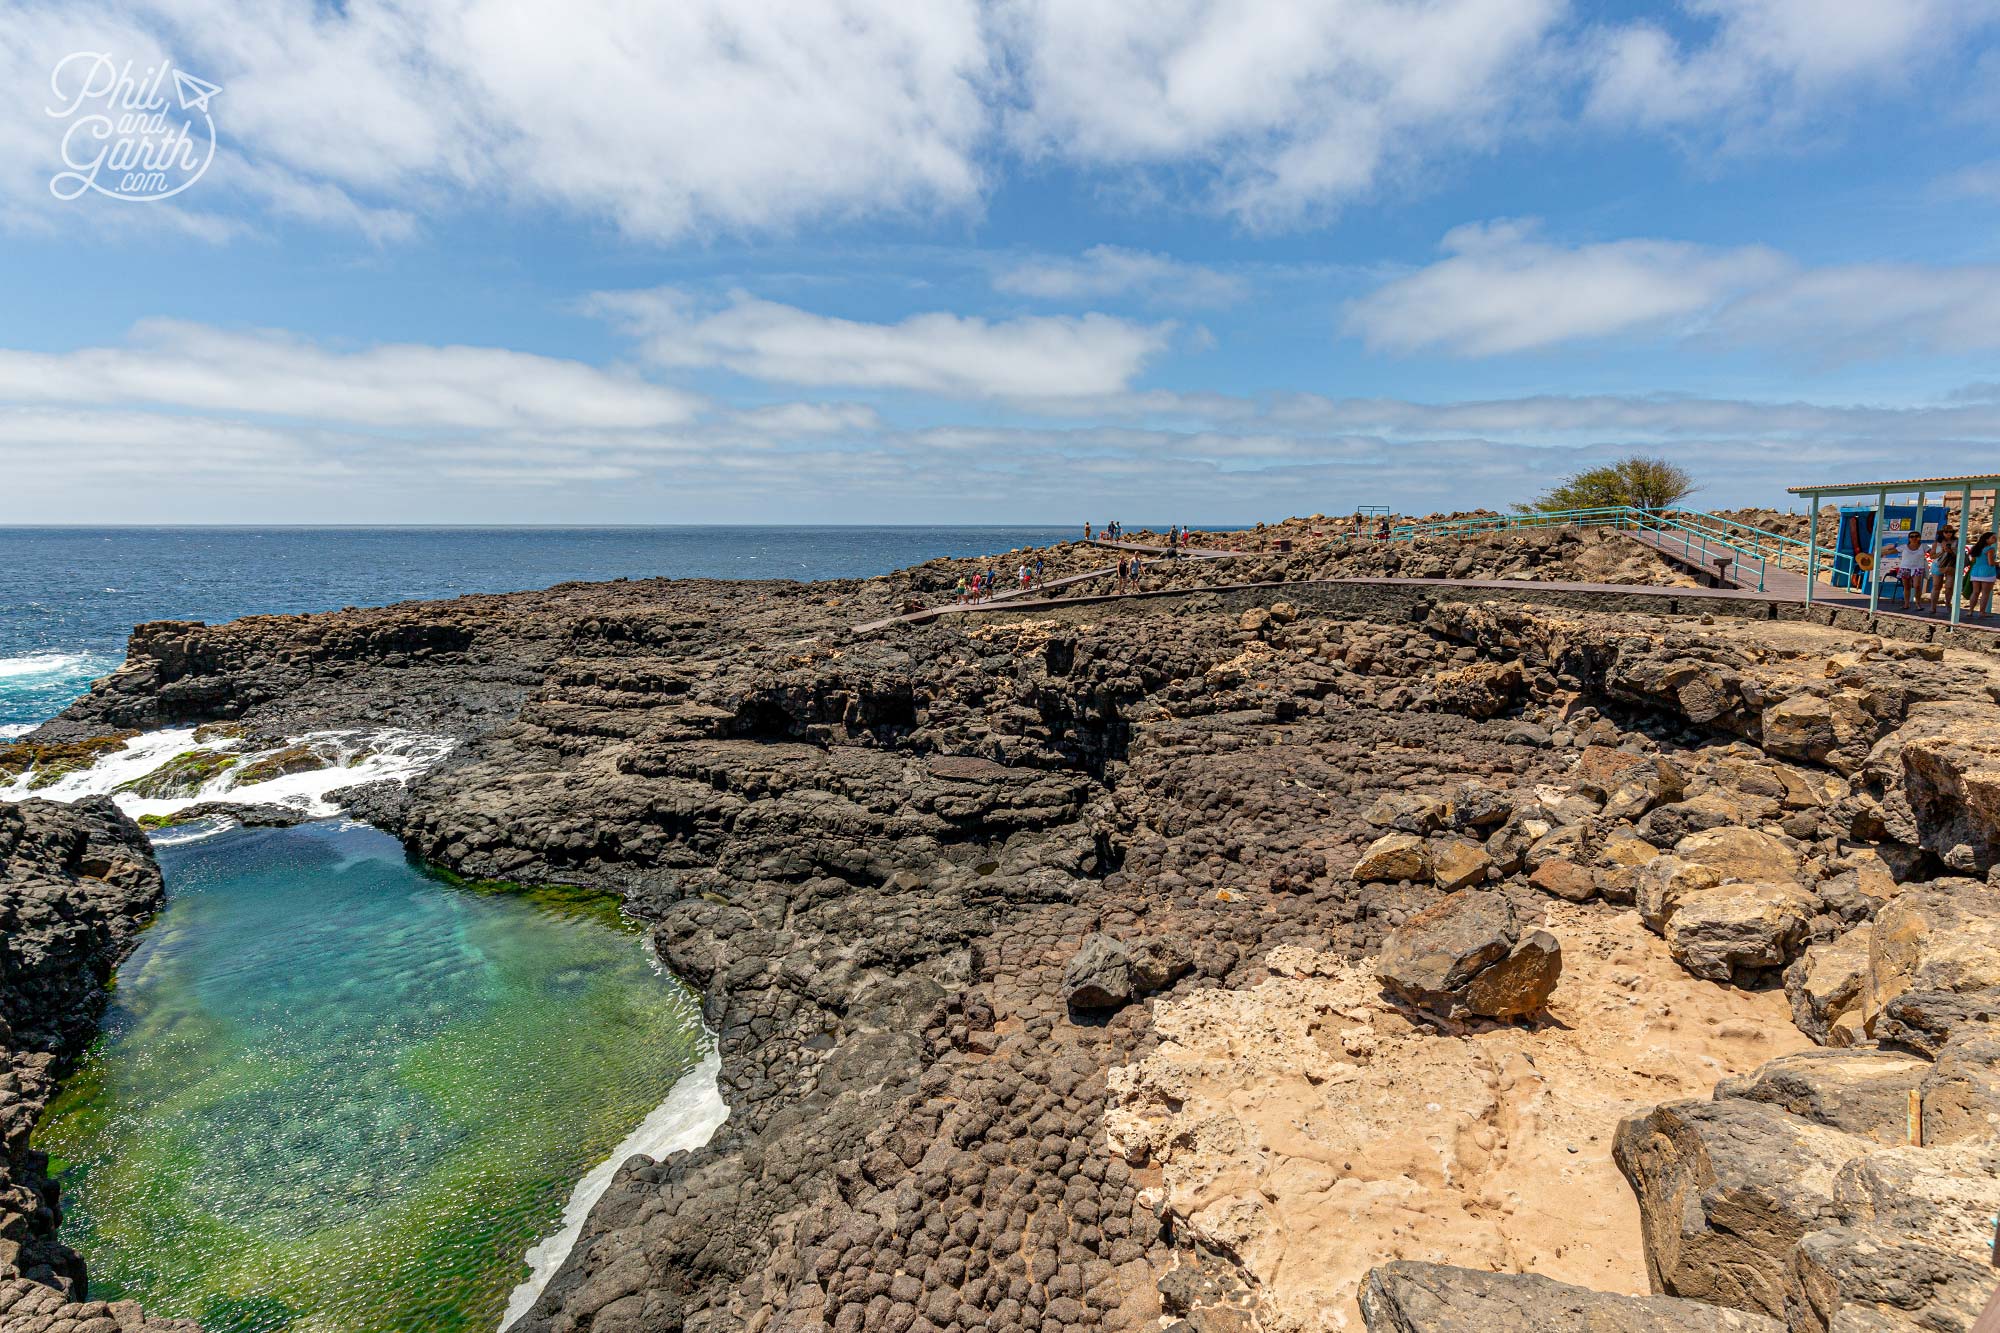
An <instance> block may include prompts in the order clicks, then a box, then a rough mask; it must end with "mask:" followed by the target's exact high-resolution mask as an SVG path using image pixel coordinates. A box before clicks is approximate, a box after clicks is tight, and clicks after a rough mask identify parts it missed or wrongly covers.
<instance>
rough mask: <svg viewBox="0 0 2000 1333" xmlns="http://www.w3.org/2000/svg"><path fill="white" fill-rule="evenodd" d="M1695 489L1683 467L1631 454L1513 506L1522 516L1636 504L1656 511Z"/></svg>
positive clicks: (1663, 460)
mask: <svg viewBox="0 0 2000 1333" xmlns="http://www.w3.org/2000/svg"><path fill="white" fill-rule="evenodd" d="M1694 490H1695V483H1694V478H1693V477H1692V476H1690V475H1689V474H1688V472H1687V470H1686V469H1685V468H1680V467H1676V466H1675V465H1674V464H1672V463H1669V462H1668V461H1667V460H1666V459H1664V458H1645V457H1642V456H1640V455H1637V454H1634V455H1633V456H1632V457H1630V458H1625V459H1620V460H1619V461H1618V462H1616V463H1607V464H1606V465H1605V466H1603V467H1594V468H1590V469H1589V470H1587V471H1584V472H1578V473H1575V474H1573V475H1571V476H1568V477H1565V478H1563V480H1562V481H1561V482H1560V483H1559V484H1558V485H1556V486H1554V487H1552V488H1550V489H1549V490H1548V491H1547V492H1545V493H1544V494H1543V495H1542V496H1541V498H1540V499H1538V500H1535V501H1534V502H1533V503H1530V504H1524V505H1516V506H1515V508H1516V509H1518V510H1520V511H1521V512H1522V513H1524V514H1528V513H1534V512H1536V511H1538V510H1550V509H1591V508H1596V507H1599V506H1603V505H1635V506H1638V507H1640V508H1648V509H1657V508H1660V507H1661V506H1664V505H1671V504H1678V503H1680V502H1681V501H1682V500H1684V499H1686V498H1687V497H1688V496H1690V495H1692V494H1693V493H1694Z"/></svg>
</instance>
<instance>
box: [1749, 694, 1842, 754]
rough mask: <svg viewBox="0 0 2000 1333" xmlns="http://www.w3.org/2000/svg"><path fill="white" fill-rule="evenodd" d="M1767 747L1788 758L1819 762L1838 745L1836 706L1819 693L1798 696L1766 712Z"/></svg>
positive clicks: (1764, 719)
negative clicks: (1834, 715)
mask: <svg viewBox="0 0 2000 1333" xmlns="http://www.w3.org/2000/svg"><path fill="white" fill-rule="evenodd" d="M1762 737H1763V745H1764V748H1765V749H1766V750H1769V751H1770V752H1771V753H1772V754H1775V755H1783V756H1784V757H1785V758H1787V759H1804V760H1810V761H1818V760H1821V759H1824V758H1826V756H1827V753H1828V752H1829V751H1831V750H1832V749H1833V747H1834V745H1835V744H1836V743H1837V742H1836V740H1835V737H1834V732H1833V705H1832V704H1831V703H1830V702H1828V701H1827V700H1826V699H1824V698H1821V697H1820V696H1819V695H1816V694H1795V695H1793V696H1792V697H1791V698H1789V699H1786V700H1784V701H1782V702H1780V703H1777V704H1773V705H1772V706H1771V707H1769V708H1766V709H1765V710H1764V715H1763V732H1762Z"/></svg>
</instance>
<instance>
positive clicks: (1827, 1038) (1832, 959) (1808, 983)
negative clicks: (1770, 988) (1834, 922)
mask: <svg viewBox="0 0 2000 1333" xmlns="http://www.w3.org/2000/svg"><path fill="white" fill-rule="evenodd" d="M1874 930H1875V928H1874V926H1873V924H1872V923H1870V924H1863V925H1859V926H1856V927H1855V928H1854V929H1852V930H1850V931H1848V932H1847V933H1846V934H1844V935H1842V936H1840V937H1839V938H1838V939H1833V940H1829V941H1827V942H1826V943H1824V944H1812V945H1808V946H1807V947H1806V951H1805V952H1804V953H1802V954H1800V955H1799V956H1798V957H1797V958H1796V959H1794V960H1793V962H1792V965H1791V966H1790V967H1787V968H1786V969H1785V994H1786V996H1787V997H1788V998H1789V999H1790V1000H1791V1004H1792V1021H1793V1022H1794V1023H1796V1024H1798V1027H1799V1031H1801V1032H1803V1033H1805V1034H1806V1035H1807V1036H1809V1037H1811V1038H1812V1039H1813V1040H1814V1041H1816V1042H1818V1043H1819V1044H1820V1045H1822V1046H1852V1045H1854V1044H1855V1043H1856V1042H1858V1041H1863V1040H1865V1039H1866V1037H1867V1033H1866V1032H1865V1031H1864V1030H1863V1027H1862V1014H1861V1004H1862V992H1863V990H1864V989H1865V988H1866V986H1867V984H1868V941H1869V938H1870V937H1871V936H1872V935H1873V934H1874Z"/></svg>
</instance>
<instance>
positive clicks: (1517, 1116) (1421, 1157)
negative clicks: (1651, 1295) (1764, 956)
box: [1107, 903, 1805, 1333]
mask: <svg viewBox="0 0 2000 1333" xmlns="http://www.w3.org/2000/svg"><path fill="white" fill-rule="evenodd" d="M1548 928H1549V930H1550V931H1551V932H1552V933H1554V934H1555V935H1557V936H1558V937H1560V938H1561V940H1562V942H1563V956H1564V979H1563V983H1562V985H1561V986H1560V987H1559V988H1558V989H1557V991H1556V992H1555V994H1554V996H1553V997H1552V998H1551V1000H1550V1003H1549V1012H1550V1015H1551V1017H1552V1018H1553V1019H1554V1020H1555V1022H1554V1023H1553V1024H1551V1025H1550V1026H1547V1027H1545V1028H1542V1029H1539V1030H1535V1031H1530V1030H1528V1029H1525V1028H1520V1027H1513V1026H1507V1027H1493V1028H1482V1029H1481V1030H1478V1031H1475V1032H1471V1033H1468V1034H1467V1035H1465V1036H1463V1037H1448V1036H1443V1035H1440V1034H1438V1033H1436V1032H1434V1031H1432V1030H1430V1029H1429V1028H1427V1027H1425V1026H1424V1025H1422V1024H1417V1023H1412V1022H1411V1021H1410V1020H1409V1019H1407V1018H1405V1017H1403V1016H1402V1015H1401V1014H1399V1013H1397V1012H1396V1011H1395V1010H1394V1009H1392V1008H1391V1007H1389V1006H1388V1005H1386V1004H1385V1003H1384V1002H1383V1000H1382V999H1381V997H1380V995H1379V992H1378V987H1377V985H1376V982H1375V979H1374V978H1373V977H1372V975H1370V973H1369V972H1368V971H1367V970H1365V969H1363V968H1361V967H1357V966H1354V965H1351V964H1345V963H1342V962H1340V961H1339V960H1337V959H1331V958H1329V957H1327V956H1326V955H1323V954H1316V953H1312V952H1309V951H1306V950H1300V949H1295V948H1291V947H1289V946H1288V947H1284V948H1280V949H1278V950H1275V951H1274V952H1273V953H1272V955H1271V958H1270V967H1271V970H1272V972H1273V974H1274V975H1273V976H1272V977H1271V979H1270V980H1268V981H1265V982H1263V983H1262V984H1261V985H1258V986H1256V987H1255V988H1254V989H1248V990H1238V991H1226V990H1204V991H1197V992H1194V993H1193V994H1190V995H1187V996H1186V997H1184V998H1180V999H1174V1000H1169V1001H1164V1002H1161V1003H1158V1004H1156V1005H1155V1007H1154V1028H1155V1031H1156V1032H1157V1033H1158V1034H1159V1037H1160V1041H1161V1045H1160V1047H1159V1049H1157V1050H1156V1051H1154V1052H1153V1053H1152V1054H1151V1055H1149V1056H1147V1057H1146V1058H1145V1059H1143V1060H1141V1061H1139V1062H1138V1063H1136V1064H1133V1065H1129V1066H1126V1067H1125V1068H1122V1069H1119V1070H1115V1071H1113V1074H1112V1090H1113V1096H1114V1103H1115V1104H1114V1108H1113V1110H1112V1111H1111V1112H1110V1114H1109V1116H1108V1118H1107V1128H1108V1130H1109V1139H1110V1142H1111V1144H1112V1145H1113V1147H1114V1150H1116V1151H1120V1152H1123V1153H1126V1154H1128V1155H1131V1156H1133V1157H1135V1158H1138V1159H1141V1160H1148V1161H1153V1162H1157V1163H1158V1164H1159V1165H1160V1166H1161V1168H1162V1184H1163V1187H1164V1190H1165V1206H1166V1208H1167V1210H1168V1211H1169V1213H1170V1214H1171V1215H1173V1216H1174V1217H1175V1218H1176V1219H1177V1220H1176V1225H1177V1226H1180V1227H1182V1228H1183V1229H1184V1230H1185V1231H1186V1233H1187V1234H1188V1235H1189V1236H1190V1237H1191V1238H1194V1239H1199V1240H1201V1241H1202V1243H1204V1244H1209V1245H1214V1246H1217V1247H1226V1248H1227V1249H1228V1251H1229V1252H1230V1253H1232V1254H1235V1255H1238V1256H1239V1257H1240V1258H1241V1260H1242V1262H1243V1264H1244V1266H1245V1267H1246V1268H1247V1269H1248V1271H1249V1272H1250V1274H1251V1275H1252V1276H1253V1277H1254V1278H1255V1279H1256V1280H1257V1281H1258V1282H1259V1283H1261V1284H1262V1287H1263V1292H1264V1298H1265V1305H1264V1311H1263V1317H1264V1319H1265V1320H1267V1321H1268V1322H1266V1324H1265V1327H1266V1328H1268V1329H1270V1330H1271V1331H1272V1333H1294V1331H1295V1330H1308V1329H1310V1330H1333V1329H1352V1328H1355V1327H1358V1326H1359V1323H1360V1315H1359V1311H1358V1308H1357V1307H1356V1305H1355V1298H1356V1293H1357V1291H1358V1289H1359V1288H1360V1286H1361V1283H1362V1279H1363V1276H1364V1274H1365V1273H1366V1271H1367V1270H1368V1268H1370V1267H1371V1266H1373V1265H1376V1264H1379V1263H1385V1262H1388V1261H1390V1260H1395V1259H1409V1260H1425V1261H1432V1262H1437V1263H1447V1264H1462V1265H1466V1266H1468V1267H1472V1268H1487V1269H1502V1270H1506V1271H1510V1272H1518V1271H1523V1270H1532V1271H1534V1272H1536V1273H1540V1274H1543V1275H1545V1276H1547V1277H1549V1278H1552V1279H1555V1280H1557V1281H1560V1282H1566V1283H1573V1284H1577V1285H1580V1286H1584V1287H1589V1288H1595V1289H1598V1290H1601V1291H1608V1292H1614V1293H1621V1294H1626V1295H1636V1294H1643V1293H1645V1292H1646V1291H1647V1290H1648V1286H1647V1278H1646V1273H1645V1269H1644V1267H1643V1266H1642V1263H1641V1258H1640V1254H1639V1250H1638V1247H1637V1245H1636V1243H1635V1237H1637V1235H1638V1234H1639V1219H1638V1216H1637V1210H1636V1207H1635V1204H1634V1201H1633V1197H1632V1194H1631V1192H1630V1190H1629V1189H1628V1188H1627V1187H1626V1186H1625V1185H1624V1183H1623V1181H1621V1180H1620V1178H1619V1176H1618V1173H1617V1169H1616V1167H1615V1166H1614V1165H1613V1163H1612V1161H1611V1157H1610V1149H1611V1141H1612V1137H1613V1134H1614V1132H1615V1129H1616V1125H1617V1123H1618V1121H1619V1120H1620V1119H1622V1118H1624V1117H1626V1116H1629V1115H1634V1114H1641V1113H1644V1112H1645V1111H1648V1110H1650V1109H1651V1108H1652V1106H1653V1104H1654V1103H1655V1102H1657V1101H1658V1100H1659V1099H1660V1098H1661V1097H1662V1096H1668V1097H1671V1096H1674V1095H1676V1094H1677V1093H1678V1094H1679V1095H1702V1094H1705V1093H1706V1092H1707V1091H1708V1089H1709V1088H1710V1087H1712V1086H1713V1084H1714V1082H1715V1080H1716V1079H1717V1078H1718V1077H1723V1076H1726V1075H1729V1074H1734V1073H1746V1072H1749V1071H1750V1070H1751V1069H1754V1068H1755V1067H1757V1066H1758V1065H1760V1064H1761V1063H1763V1062H1764V1061H1765V1060H1766V1059H1768V1058H1770V1057H1772V1056H1776V1055H1780V1054H1783V1053H1785V1052H1787V1051H1790V1050H1797V1049H1799V1048H1801V1047H1803V1046H1804V1045H1805V1038H1804V1037H1803V1036H1802V1035H1801V1034H1799V1033H1798V1032H1797V1031H1796V1030H1794V1029H1793V1028H1792V1026H1791V1024H1790V1022H1789V1021H1788V1020H1787V1018H1786V1015H1785V1006H1784V1001H1783V998H1782V997H1781V996H1778V995H1776V994H1773V993H1765V994H1751V993H1747V992H1743V991H1738V990H1733V989H1729V988H1725V987H1719V986H1714V985H1711V984H1710V983H1707V982H1704V981H1700V980H1697V979H1695V978H1693V977H1691V976H1689V975H1688V974H1687V973H1686V972H1685V971H1683V970H1682V969H1681V968H1680V967H1679V966H1678V965H1676V964H1675V963H1674V962H1673V961H1672V960H1671V959H1670V958H1669V957H1668V956H1667V953H1666V949H1665V946H1664V945H1663V944H1662V943H1661V942H1660V941H1659V940H1658V939H1657V938H1655V937H1654V936H1652V935H1650V934H1648V933H1647V932H1646V931H1645V930H1644V928H1643V927H1642V926H1641V925H1640V924H1639V922H1638V920H1637V919H1636V918H1635V917H1634V916H1633V915H1632V914H1631V913H1630V912H1629V911H1619V910H1615V909H1611V908H1608V907H1604V906H1602V905H1599V904H1588V905H1584V906H1581V907H1573V906H1569V905H1567V904H1563V903H1551V904H1550V905H1549V907H1548ZM1572 1149H1573V1150H1574V1151H1572ZM1493 1327H1496V1328H1503V1327H1507V1326H1506V1325H1495V1326H1493ZM1612 1327H1614V1328H1615V1327H1617V1326H1616V1325H1613V1326H1612ZM1642 1327H1643V1326H1642ZM1746 1327H1750V1325H1746Z"/></svg>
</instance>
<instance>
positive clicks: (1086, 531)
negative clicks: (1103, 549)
mask: <svg viewBox="0 0 2000 1333" xmlns="http://www.w3.org/2000/svg"><path fill="white" fill-rule="evenodd" d="M1083 539H1084V540H1085V541H1089V540H1090V524H1088V523H1086V524H1084V525H1083Z"/></svg>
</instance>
